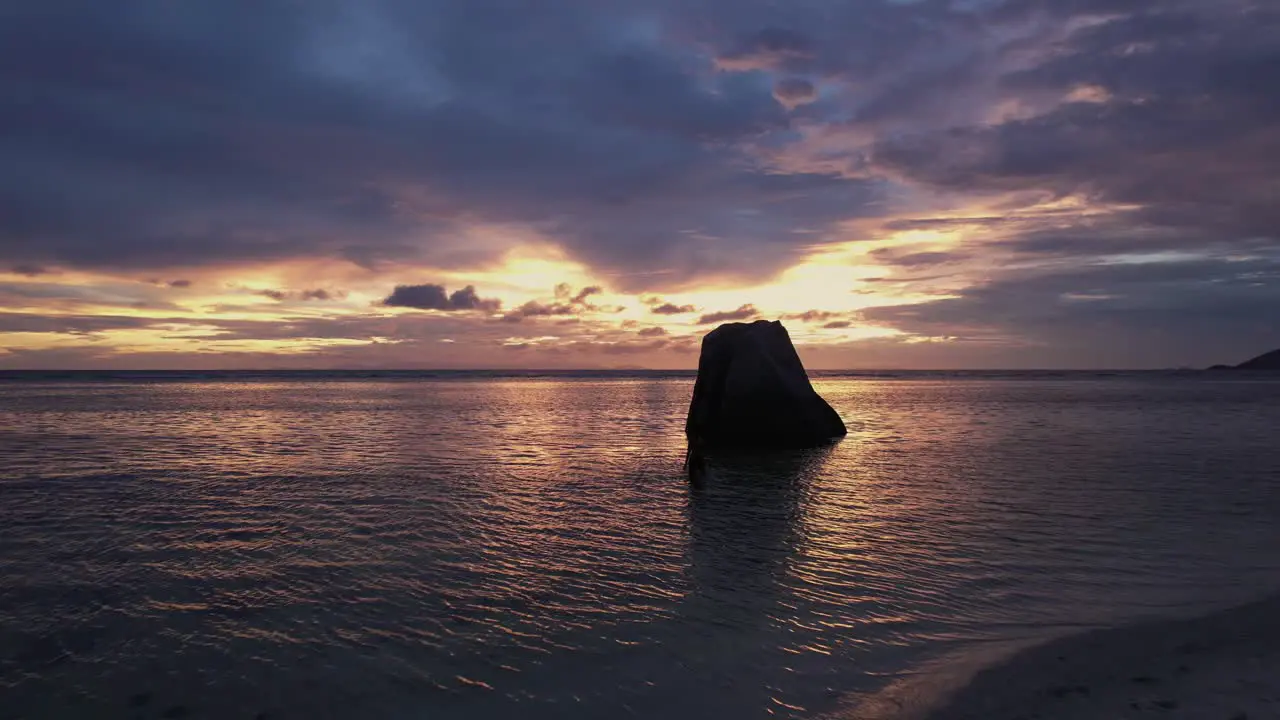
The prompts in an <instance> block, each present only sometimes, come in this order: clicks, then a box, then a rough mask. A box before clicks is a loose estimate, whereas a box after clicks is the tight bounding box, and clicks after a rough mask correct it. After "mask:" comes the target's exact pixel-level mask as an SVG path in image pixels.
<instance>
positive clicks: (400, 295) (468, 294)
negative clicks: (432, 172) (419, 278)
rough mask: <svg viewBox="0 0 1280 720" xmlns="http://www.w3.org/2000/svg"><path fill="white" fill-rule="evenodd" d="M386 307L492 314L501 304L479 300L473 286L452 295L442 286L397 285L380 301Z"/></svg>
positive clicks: (485, 299)
mask: <svg viewBox="0 0 1280 720" xmlns="http://www.w3.org/2000/svg"><path fill="white" fill-rule="evenodd" d="M382 304H383V305H386V306H387V307H406V308H415V309H418V310H443V311H453V310H484V311H486V312H493V311H494V310H497V309H498V308H499V307H500V306H501V305H502V303H501V302H500V301H499V300H496V299H488V298H481V297H480V296H479V295H478V294H477V293H476V289H475V286H473V285H468V286H466V287H464V288H462V289H461V290H454V291H453V293H451V294H450V293H446V292H445V289H444V286H443V285H431V284H426V285H397V286H396V288H395V290H393V291H392V292H391V294H390V295H388V296H387V298H386V299H385V300H383V301H382Z"/></svg>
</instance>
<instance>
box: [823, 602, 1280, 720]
mask: <svg viewBox="0 0 1280 720" xmlns="http://www.w3.org/2000/svg"><path fill="white" fill-rule="evenodd" d="M1002 654H1003V655H1004V659H1003V660H1000V661H998V662H996V663H995V664H992V665H990V666H988V667H986V668H985V669H982V670H979V671H978V672H977V673H976V674H973V673H972V672H971V670H966V669H964V668H963V667H961V668H951V669H949V670H943V671H941V672H939V673H938V674H936V675H935V676H933V677H931V678H929V679H927V680H925V679H924V678H921V679H920V680H921V681H920V682H915V683H906V684H904V686H902V687H899V688H896V689H894V690H891V691H890V692H888V693H885V694H882V695H881V696H879V697H877V698H875V699H873V700H872V701H870V702H868V703H865V704H864V705H863V706H861V707H859V708H858V709H856V710H854V711H853V712H852V713H850V714H848V715H846V716H845V717H846V718H848V719H850V720H869V719H870V718H877V719H887V718H896V719H897V720H907V719H908V718H910V719H911V720H979V719H981V720H1032V719H1033V718H1035V719H1038V720H1100V719H1102V718H1160V717H1165V718H1187V719H1188V720H1201V719H1203V720H1259V719H1260V718H1280V596H1278V597H1272V598H1269V599H1267V600H1264V601H1261V602H1256V603H1253V604H1250V605H1245V606H1241V607H1237V608H1232V609H1229V610H1224V611H1220V612H1216V613H1213V614H1211V615H1207V616H1204V617H1199V618H1193V619H1187V620H1170V621H1157V622H1147V623H1141V624H1136V625H1130V626H1124V627H1119V628H1114V629H1103V630H1095V631H1091V632H1086V633H1082V634H1077V635H1071V636H1067V637H1062V638H1058V639H1056V640H1052V641H1049V642H1047V643H1043V644H1038V645H1035V646H1033V647H1030V648H1026V649H1023V650H1021V651H1017V652H1014V653H1013V654H1012V655H1008V654H1007V651H1006V652H1005V653H1002ZM982 664H983V660H982V659H981V658H979V659H978V660H977V661H976V662H970V663H966V664H965V665H966V666H967V667H968V668H972V667H974V666H975V665H979V666H980V665H982ZM966 680H967V682H966ZM926 688H931V689H933V690H935V691H939V692H937V693H936V694H934V695H933V696H932V697H930V693H929V691H928V690H927V689H926Z"/></svg>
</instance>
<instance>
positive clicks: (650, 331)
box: [636, 326, 667, 337]
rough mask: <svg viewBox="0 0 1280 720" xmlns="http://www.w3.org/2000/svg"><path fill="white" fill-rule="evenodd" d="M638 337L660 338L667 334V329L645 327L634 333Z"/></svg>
mask: <svg viewBox="0 0 1280 720" xmlns="http://www.w3.org/2000/svg"><path fill="white" fill-rule="evenodd" d="M636 334H637V335H639V336H640V337H661V336H663V335H666V334H667V329H666V328H663V327H658V326H654V327H647V328H644V329H642V330H640V331H639V332H637V333H636Z"/></svg>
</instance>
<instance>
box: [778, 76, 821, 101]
mask: <svg viewBox="0 0 1280 720" xmlns="http://www.w3.org/2000/svg"><path fill="white" fill-rule="evenodd" d="M773 96H774V97H775V98H777V99H778V102H780V103H782V104H783V105H786V106H787V107H788V108H794V107H796V106H797V105H804V104H805V103H811V102H813V101H814V100H816V99H817V98H818V90H817V88H815V87H814V86H813V83H812V82H809V81H808V80H806V79H804V78H797V77H791V78H783V79H782V80H779V81H778V82H777V83H775V84H774V86H773Z"/></svg>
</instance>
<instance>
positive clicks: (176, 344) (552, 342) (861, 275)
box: [0, 198, 1114, 364]
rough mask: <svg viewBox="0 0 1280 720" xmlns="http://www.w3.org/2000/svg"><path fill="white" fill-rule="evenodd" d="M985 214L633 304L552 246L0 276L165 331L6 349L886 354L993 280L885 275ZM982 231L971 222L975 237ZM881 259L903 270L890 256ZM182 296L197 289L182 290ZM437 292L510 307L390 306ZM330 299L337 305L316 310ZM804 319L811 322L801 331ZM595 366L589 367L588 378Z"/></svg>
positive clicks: (1072, 205)
mask: <svg viewBox="0 0 1280 720" xmlns="http://www.w3.org/2000/svg"><path fill="white" fill-rule="evenodd" d="M985 205H987V206H984V204H983V203H974V204H971V205H970V206H968V207H964V208H954V209H952V210H951V211H949V212H937V213H933V214H932V217H935V218H938V219H942V220H948V221H950V222H949V223H948V225H947V226H946V229H945V230H905V231H896V232H884V233H883V234H881V235H880V237H879V238H878V239H875V240H857V241H848V242H840V243H827V244H820V245H815V246H814V247H813V248H812V249H811V250H810V251H809V253H808V254H807V255H805V256H804V257H803V258H802V260H801V261H800V262H798V263H796V264H794V265H793V266H791V267H789V268H787V269H785V270H783V271H782V272H781V273H779V274H778V275H777V276H776V277H774V278H773V279H771V280H767V281H764V282H759V283H753V284H750V285H740V284H738V285H735V284H731V283H729V282H728V281H724V280H720V281H713V282H710V283H706V284H704V285H702V286H700V287H697V288H691V289H673V290H672V291H669V292H665V291H660V290H659V291H647V292H644V293H623V292H619V291H617V289H616V288H613V287H611V284H610V282H609V278H608V277H606V276H602V275H599V274H596V273H593V272H592V271H591V269H590V268H589V267H588V266H586V265H584V264H583V263H580V262H577V261H575V260H573V259H571V258H570V257H568V256H567V255H566V254H565V253H564V252H562V251H560V250H558V249H556V248H554V247H553V246H551V245H549V244H547V243H545V242H530V243H529V244H526V245H521V246H518V247H516V248H513V249H511V250H509V251H507V252H506V253H505V254H503V255H502V256H501V257H500V259H499V260H498V261H497V262H496V263H494V264H492V265H489V266H486V267H483V268H478V269H475V270H469V271H462V270H443V269H433V268H429V267H396V268H388V269H385V270H379V271H376V272H375V271H373V270H370V269H369V268H364V267H360V266H356V265H354V264H352V263H348V262H341V261H336V260H323V261H292V262H279V263H273V264H260V265H255V266H252V267H220V268H204V269H200V270H193V271H190V272H187V271H181V270H174V271H169V272H168V273H164V274H148V275H146V276H145V277H139V276H132V277H124V276H118V275H111V274H108V273H94V272H86V271H68V270H56V271H54V272H51V273H48V274H41V275H36V276H29V275H20V274H16V273H0V282H2V283H3V284H4V286H7V287H8V288H9V291H8V292H0V313H9V314H14V313H21V314H29V315H38V316H40V317H41V318H44V319H49V318H56V317H59V316H63V317H68V318H77V319H80V320H83V319H85V318H92V317H95V316H97V317H117V318H137V319H143V320H156V321H159V324H155V325H149V326H147V327H138V328H130V327H123V328H119V327H118V328H112V327H110V323H105V324H104V325H103V329H97V330H95V329H94V324H93V323H83V324H82V327H83V328H84V329H82V330H76V331H72V330H70V329H69V330H67V331H65V332H40V331H37V332H26V331H24V332H10V333H0V348H8V349H10V350H41V349H65V348H76V347H79V348H86V347H91V348H95V349H101V351H102V352H106V353H117V354H132V353H202V354H210V353H226V354H235V353H279V354H283V355H290V354H291V355H298V354H305V353H309V352H314V351H317V350H321V349H325V348H335V347H358V346H371V345H387V346H391V345H396V344H398V343H401V342H402V341H404V340H406V339H407V340H422V341H428V342H429V347H432V348H439V349H441V351H443V349H446V348H447V349H449V352H450V353H453V354H451V355H450V356H449V357H450V358H455V357H457V358H460V357H463V356H464V355H465V353H466V352H468V351H467V348H468V347H470V348H471V350H470V352H471V353H472V354H473V356H474V357H475V358H476V359H475V361H474V362H475V363H476V364H484V363H485V362H486V360H487V359H488V355H487V354H486V353H490V352H492V351H491V350H485V349H484V348H499V349H500V348H502V347H503V346H508V347H538V348H551V347H555V346H558V345H563V344H574V346H575V347H578V348H608V347H610V346H617V345H620V344H621V345H626V344H634V345H637V346H642V345H643V346H645V347H652V349H653V352H661V351H662V350H661V349H662V348H663V347H664V343H665V342H666V341H667V340H668V339H670V338H677V339H678V338H682V337H690V336H692V337H696V336H700V335H701V334H702V333H704V332H706V331H707V330H708V329H709V328H710V327H712V326H713V324H712V323H707V324H699V322H698V321H699V318H700V317H701V316H702V315H704V314H713V313H725V312H732V311H734V310H736V309H738V308H741V307H743V306H747V305H750V306H753V307H754V308H755V309H756V310H757V311H758V313H759V314H758V315H757V316H756V317H760V318H766V319H779V318H781V319H783V320H784V321H785V322H786V323H787V325H788V329H789V330H790V332H791V334H792V336H793V338H795V340H796V341H797V343H800V344H804V345H815V346H816V345H820V346H831V345H838V344H841V343H849V342H856V341H860V340H870V339H884V338H893V339H896V340H898V341H904V342H906V341H913V340H917V339H927V340H930V341H937V340H938V339H937V338H916V337H914V336H910V335H907V334H904V333H903V332H902V331H900V330H898V329H895V328H893V327H889V326H885V325H877V324H869V323H867V322H865V321H863V320H861V318H860V316H859V312H860V311H862V310H865V309H868V308H876V307H883V306H890V305H910V304H916V303H921V302H928V301H935V300H939V299H944V298H947V297H953V295H951V294H950V293H951V291H952V290H954V289H958V288H960V287H963V286H965V285H967V284H971V283H972V282H973V278H975V277H981V273H982V265H979V264H977V263H970V264H969V265H967V266H966V265H964V264H963V261H957V262H958V265H956V266H954V267H951V268H949V269H948V270H947V271H946V272H944V273H942V274H941V275H940V276H939V277H941V279H940V280H936V281H933V282H923V280H929V278H924V279H923V280H921V279H916V278H914V277H913V276H911V275H910V274H909V273H905V272H904V271H903V269H902V267H898V266H894V265H892V264H891V263H886V262H885V258H887V257H892V256H893V255H894V254H904V255H905V254H914V253H929V252H947V251H955V250H956V249H958V248H961V247H963V246H964V245H965V244H966V243H967V242H969V241H970V239H971V238H973V237H975V236H979V235H980V233H981V234H983V235H985V233H986V232H988V231H989V228H988V227H986V225H985V220H986V218H987V217H989V216H990V215H993V214H997V213H1001V210H1000V209H999V207H998V206H997V205H996V200H995V199H991V200H990V201H989V202H988V203H986V204H985ZM1113 210H1114V208H1093V207H1092V206H1090V205H1089V204H1088V203H1087V202H1086V201H1083V200H1081V199H1079V198H1057V199H1053V200H1047V201H1043V202H1040V203H1038V204H1034V206H1033V207H1030V208H1028V209H1026V210H1022V211H1017V210H1015V211H1004V212H1003V213H1001V214H1002V216H1003V217H1006V218H1012V219H1015V220H1016V219H1017V218H1018V217H1020V216H1024V217H1038V218H1044V217H1046V216H1052V215H1054V214H1057V213H1070V214H1072V215H1076V216H1078V215H1079V214H1080V213H1082V212H1086V213H1087V212H1098V213H1106V212H1108V211H1113ZM970 219H971V220H972V222H966V220H970ZM869 232H874V226H872V230H871V231H868V230H867V228H865V227H864V228H851V229H850V236H854V237H858V236H864V237H865V235H867V234H868V233H869ZM477 242H479V243H481V244H484V243H485V242H487V241H484V240H482V239H478V240H477ZM991 249H992V252H991V253H986V254H985V255H984V257H985V258H986V259H985V260H982V261H980V262H990V261H991V258H992V257H995V256H996V255H993V254H992V253H997V254H998V252H999V251H998V248H997V247H995V246H992V248H991ZM877 251H879V252H889V253H891V255H888V256H883V255H877V254H876V253H877ZM917 274H919V273H917ZM933 274H935V275H936V274H937V273H933ZM175 280H181V281H186V282H179V283H177V284H174V281H175ZM886 280H887V282H886ZM428 282H434V283H439V284H442V285H444V286H445V289H446V292H454V291H457V290H460V289H462V288H463V287H465V286H467V285H473V286H475V288H476V293H477V294H478V295H479V296H480V297H481V298H485V299H489V298H494V299H498V300H500V301H501V303H502V307H501V310H499V311H498V312H495V313H491V314H487V315H486V314H485V313H444V312H439V311H422V310H415V309H412V308H392V307H385V306H383V305H382V304H381V301H382V299H383V298H385V297H386V296H387V295H388V294H389V293H390V292H391V290H392V289H393V288H394V286H396V285H416V284H422V283H428ZM561 284H565V285H567V286H568V287H569V288H570V290H569V297H572V296H573V295H575V294H577V293H579V292H581V290H582V289H583V288H586V287H591V286H598V287H601V288H602V291H601V292H600V293H596V294H592V295H591V296H590V297H588V298H587V302H586V304H579V305H576V306H574V308H573V312H572V313H563V314H557V315H551V316H545V317H539V316H535V317H526V318H523V320H522V321H521V322H520V323H518V324H509V323H504V322H503V321H502V317H501V316H502V315H504V314H506V313H510V312H512V311H513V310H515V309H517V308H520V307H521V306H522V305H524V304H525V303H527V302H530V301H534V302H538V303H542V304H545V305H553V304H557V303H558V304H560V305H565V304H566V301H567V297H566V296H565V294H564V293H563V292H561V294H560V296H557V294H556V287H557V286H559V285H561ZM0 291H3V288H2V287H0ZM316 291H324V293H326V295H325V296H324V297H314V296H307V295H306V293H308V292H312V293H314V292H316ZM273 294H275V295H276V296H275V297H273V296H272V295H273ZM657 297H660V298H661V299H662V302H665V303H673V304H675V305H678V306H690V307H692V308H693V310H692V311H690V312H685V313H678V314H673V315H662V314H656V313H654V312H653V307H652V305H651V304H650V303H649V302H646V300H651V299H652V298H657ZM805 313H811V314H810V316H809V317H807V318H806V317H802V316H803V315H804V314H805ZM426 317H434V318H439V319H440V321H441V322H448V323H450V325H449V326H448V327H449V329H448V330H447V332H446V335H447V339H448V341H449V342H444V339H443V338H441V337H439V336H436V335H432V334H430V332H429V331H427V330H423V329H422V328H424V327H427V326H424V325H420V324H418V323H416V322H415V321H416V320H418V319H421V318H426ZM330 320H333V321H338V320H347V321H350V323H351V324H350V325H349V327H351V328H354V329H351V330H347V331H345V332H347V333H348V334H347V335H345V336H341V337H308V336H307V335H308V334H310V333H312V332H320V333H322V334H323V333H324V332H325V331H324V330H323V329H317V328H322V327H323V323H324V322H325V321H330ZM233 322H234V323H240V325H238V326H237V328H238V329H237V330H232V329H229V328H228V327H227V326H225V324H226V323H233ZM316 323H320V325H316ZM846 323H847V326H846ZM832 324H834V325H832ZM827 325H832V326H831V327H825V326H827ZM76 327H78V326H77V325H76V324H75V323H74V322H70V321H69V322H68V328H76ZM273 327H283V328H284V331H283V332H281V333H280V334H282V335H289V332H288V331H289V330H290V329H292V328H296V332H297V335H296V336H288V337H280V338H276V337H270V335H273V334H275V331H273V330H271V328H273ZM366 327H367V332H368V333H369V334H368V335H363V336H362V335H361V333H362V332H366V330H361V329H360V328H366ZM441 327H444V326H441ZM255 328H261V329H262V330H263V333H264V335H267V336H264V337H258V338H255V337H253V333H254V331H255ZM656 328H661V331H658V330H656ZM641 331H648V332H647V333H646V334H641ZM334 334H335V335H341V334H342V333H338V332H335V333H334ZM424 347H426V346H424ZM683 347H685V348H686V349H687V347H688V346H687V345H685V346H683ZM455 348H456V350H455ZM433 352H435V351H433ZM601 352H603V350H601ZM646 352H647V350H646ZM458 353H463V355H459V354H458ZM468 357H469V356H468ZM602 357H603V356H602ZM637 357H638V356H637ZM594 359H595V358H594V357H589V358H585V359H584V362H587V363H591V362H593V361H594ZM623 359H625V358H623Z"/></svg>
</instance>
